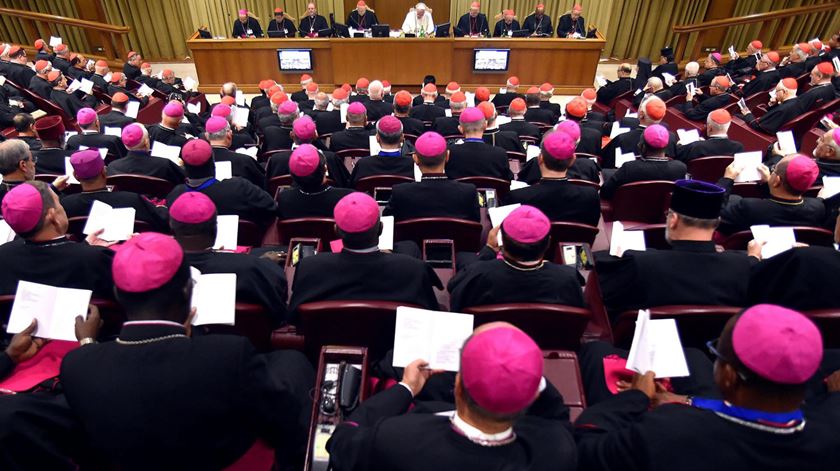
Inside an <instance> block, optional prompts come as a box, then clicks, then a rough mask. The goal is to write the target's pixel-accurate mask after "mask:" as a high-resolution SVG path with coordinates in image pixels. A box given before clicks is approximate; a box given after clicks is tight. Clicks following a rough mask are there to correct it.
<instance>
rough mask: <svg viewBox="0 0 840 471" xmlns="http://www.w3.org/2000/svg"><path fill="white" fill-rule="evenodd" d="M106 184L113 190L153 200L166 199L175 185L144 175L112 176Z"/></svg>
mask: <svg viewBox="0 0 840 471" xmlns="http://www.w3.org/2000/svg"><path fill="white" fill-rule="evenodd" d="M108 184H109V185H114V190H118V191H131V192H134V193H139V194H141V195H146V196H151V197H153V198H160V199H163V198H166V196H167V195H168V194H169V192H171V191H172V189H173V188H175V185H174V184H173V183H172V182H170V181H168V180H164V179H162V178H157V177H149V176H146V175H130V174H124V175H112V176H110V177H108Z"/></svg>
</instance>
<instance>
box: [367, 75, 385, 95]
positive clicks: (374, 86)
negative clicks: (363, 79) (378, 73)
mask: <svg viewBox="0 0 840 471" xmlns="http://www.w3.org/2000/svg"><path fill="white" fill-rule="evenodd" d="M384 88H385V87H383V86H382V82H380V81H379V80H374V81H373V82H370V85H368V95H370V97H371V99H380V98H382V94H383V93H384V91H385V90H384Z"/></svg>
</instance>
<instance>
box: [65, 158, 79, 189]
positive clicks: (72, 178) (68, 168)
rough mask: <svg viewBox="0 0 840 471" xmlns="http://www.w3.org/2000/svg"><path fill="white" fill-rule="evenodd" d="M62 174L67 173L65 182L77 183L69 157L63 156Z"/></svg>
mask: <svg viewBox="0 0 840 471" xmlns="http://www.w3.org/2000/svg"><path fill="white" fill-rule="evenodd" d="M64 174H65V175H67V183H69V184H71V185H78V184H79V180H77V179H76V176H75V175H73V164H71V163H70V157H65V158H64Z"/></svg>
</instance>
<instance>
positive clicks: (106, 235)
mask: <svg viewBox="0 0 840 471" xmlns="http://www.w3.org/2000/svg"><path fill="white" fill-rule="evenodd" d="M135 213H136V210H135V209H134V208H114V207H111V205H109V204H108V203H103V202H102V201H99V200H94V202H93V205H92V206H91V207H90V214H88V218H87V222H86V223H85V228H84V229H83V230H82V233H83V234H85V235H90V234H93V233H94V232H96V231H98V230H100V229H105V231H104V232H103V233H102V234H100V235H99V238H100V239H102V240H107V241H110V242H114V241H120V240H128V239H129V238H130V237H131V235H132V234H133V233H134V217H135Z"/></svg>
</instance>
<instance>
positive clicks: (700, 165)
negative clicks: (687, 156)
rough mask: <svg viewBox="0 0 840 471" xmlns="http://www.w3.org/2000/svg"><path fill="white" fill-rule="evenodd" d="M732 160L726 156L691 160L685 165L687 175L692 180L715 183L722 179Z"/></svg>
mask: <svg viewBox="0 0 840 471" xmlns="http://www.w3.org/2000/svg"><path fill="white" fill-rule="evenodd" d="M734 159H735V158H734V157H732V156H728V155H711V156H708V157H699V158H696V159H691V160H689V161H688V163H687V164H686V165H687V166H688V174H689V175H691V178H692V179H694V180H701V181H704V182H709V183H717V181H718V180H720V178H721V177H723V172H724V170H726V167H728V166H729V164H731V163H732V161H733V160H734Z"/></svg>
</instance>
